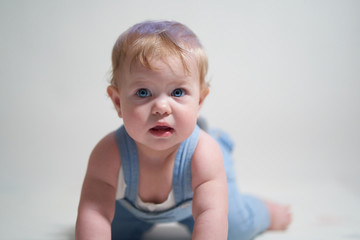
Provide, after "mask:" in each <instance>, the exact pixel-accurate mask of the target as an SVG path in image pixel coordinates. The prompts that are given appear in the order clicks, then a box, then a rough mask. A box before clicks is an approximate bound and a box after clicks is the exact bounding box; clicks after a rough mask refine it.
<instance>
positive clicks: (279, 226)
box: [264, 200, 291, 231]
mask: <svg viewBox="0 0 360 240" xmlns="http://www.w3.org/2000/svg"><path fill="white" fill-rule="evenodd" d="M264 202H265V204H266V206H267V208H268V210H269V213H270V226H269V228H268V230H270V231H281V230H286V229H287V228H288V226H289V224H290V222H291V212H290V207H289V206H288V205H283V204H279V203H275V202H272V201H268V200H264Z"/></svg>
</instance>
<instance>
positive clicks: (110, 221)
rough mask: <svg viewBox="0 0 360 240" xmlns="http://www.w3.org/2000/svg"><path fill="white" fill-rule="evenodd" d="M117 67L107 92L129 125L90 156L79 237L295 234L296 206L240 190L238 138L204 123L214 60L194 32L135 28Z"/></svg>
mask: <svg viewBox="0 0 360 240" xmlns="http://www.w3.org/2000/svg"><path fill="white" fill-rule="evenodd" d="M112 67H113V68H112V73H113V75H112V79H111V85H110V86H109V87H108V89H107V92H108V94H109V96H110V98H111V100H112V102H113V104H114V106H115V109H116V111H117V114H118V116H119V117H120V118H122V119H123V126H121V127H120V128H119V129H117V130H115V131H114V132H111V133H110V134H108V135H107V136H105V137H104V138H103V139H102V140H100V142H99V143H98V144H97V145H96V146H95V148H94V150H93V152H92V153H91V155H90V159H89V164H88V169H87V173H86V176H85V180H84V184H83V188H82V193H81V198H80V204H79V210H78V218H77V223H76V239H78V240H81V239H87V240H88V239H96V240H97V239H141V237H142V235H143V234H144V233H145V232H146V231H147V230H149V229H150V228H151V227H152V226H153V225H154V224H156V223H163V222H179V223H180V224H183V225H185V226H186V227H187V228H188V229H189V231H190V232H191V233H192V238H193V239H205V240H209V239H216V240H219V239H253V238H254V237H256V236H257V235H259V234H260V233H262V232H264V231H266V230H284V229H286V228H287V226H288V225H289V223H290V221H291V215H290V212H289V208H288V207H287V206H283V205H280V204H277V203H273V202H270V201H264V200H261V199H258V198H256V197H253V196H249V195H242V194H241V193H240V192H239V190H238V188H237V186H236V180H235V175H236V174H235V172H234V167H233V161H232V157H231V151H232V147H233V146H232V141H231V139H230V138H229V136H228V135H227V134H225V133H224V132H222V131H220V130H214V129H212V130H209V129H207V127H206V126H205V125H204V124H198V119H199V112H200V109H201V106H202V104H203V103H204V100H205V98H206V96H207V95H208V93H209V87H208V85H207V83H206V81H205V76H206V73H207V67H208V62H207V56H206V53H205V51H204V49H203V47H202V45H201V44H200V42H199V40H198V38H197V37H196V35H195V34H194V33H193V32H192V31H191V30H190V29H189V28H187V27H186V26H184V25H183V24H180V23H178V22H171V21H160V22H155V21H146V22H142V23H139V24H136V25H134V26H133V27H131V28H130V29H128V30H127V31H126V32H124V33H123V34H122V35H121V36H120V37H119V38H118V40H117V41H116V43H115V46H114V48H113V52H112ZM199 125H200V127H201V128H200V127H199Z"/></svg>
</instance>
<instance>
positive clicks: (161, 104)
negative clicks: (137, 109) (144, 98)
mask: <svg viewBox="0 0 360 240" xmlns="http://www.w3.org/2000/svg"><path fill="white" fill-rule="evenodd" d="M171 112H172V111H171V106H170V103H169V100H168V99H167V98H166V97H159V98H158V99H156V100H155V102H154V105H153V109H152V113H153V114H155V115H157V114H159V115H169V114H171Z"/></svg>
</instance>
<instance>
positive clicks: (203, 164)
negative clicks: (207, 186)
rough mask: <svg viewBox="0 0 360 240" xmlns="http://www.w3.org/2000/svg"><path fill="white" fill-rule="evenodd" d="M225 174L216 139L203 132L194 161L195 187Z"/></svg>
mask: <svg viewBox="0 0 360 240" xmlns="http://www.w3.org/2000/svg"><path fill="white" fill-rule="evenodd" d="M223 174H224V162H223V157H222V153H221V149H220V146H219V145H218V143H217V142H216V140H215V139H214V138H212V137H211V136H210V135H209V134H207V133H206V132H204V131H201V133H200V136H199V141H198V144H197V147H196V149H195V152H194V155H193V160H192V176H193V187H196V186H197V185H199V184H201V183H203V182H205V181H209V180H211V179H215V178H217V177H220V176H222V175H223Z"/></svg>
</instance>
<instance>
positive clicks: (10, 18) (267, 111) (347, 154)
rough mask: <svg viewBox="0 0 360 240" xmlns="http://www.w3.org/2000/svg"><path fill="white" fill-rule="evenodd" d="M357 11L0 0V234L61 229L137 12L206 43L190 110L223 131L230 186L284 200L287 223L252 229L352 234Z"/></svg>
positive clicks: (204, 2)
mask: <svg viewBox="0 0 360 240" xmlns="http://www.w3.org/2000/svg"><path fill="white" fill-rule="evenodd" d="M359 13H360V1H355V0H354V1H349V0H338V1H335V0H329V1H325V0H322V1H320V0H314V1H310V0H302V1H287V0H282V1H280V0H279V1H275V0H270V1H240V0H233V1H230V0H227V1H226V0H225V1H212V0H199V1H190V0H182V1H169V0H167V1H165V0H159V1H146V0H143V1H139V0H132V1H70V0H66V1H45V0H44V1H39V0H37V1H19V0H7V1H4V0H2V1H1V2H0V121H1V124H0V164H1V165H0V239H73V231H74V230H73V229H74V223H75V219H76V211H77V204H78V200H79V194H80V189H81V184H82V180H83V177H84V174H85V170H86V165H87V159H88V156H89V154H90V152H91V150H92V148H93V147H94V145H95V144H96V143H97V141H99V139H100V138H101V137H103V136H104V135H105V134H106V133H108V132H110V131H112V130H114V129H116V128H117V127H118V126H119V125H120V124H121V121H120V120H119V119H118V118H117V116H116V114H115V112H114V109H113V107H112V105H111V103H110V100H109V99H108V97H107V96H106V86H107V84H108V79H109V76H110V75H109V70H110V67H111V61H110V55H111V49H112V46H113V44H114V42H115V40H116V38H117V37H118V35H119V34H120V33H121V32H123V31H124V30H126V29H127V28H128V27H130V26H131V25H133V24H135V23H137V22H140V21H143V20H149V19H154V20H159V19H171V20H177V21H180V22H182V23H184V24H186V25H187V26H189V27H190V28H191V29H192V30H193V31H194V32H195V33H197V35H198V36H199V38H200V39H201V41H202V43H203V45H204V46H205V48H206V49H207V52H208V55H209V61H210V73H209V79H210V80H211V94H210V96H209V98H208V99H207V102H206V103H205V105H204V108H203V111H202V115H203V116H205V117H206V118H207V119H208V121H209V123H210V125H211V126H214V127H221V128H223V129H224V130H226V131H228V132H229V133H230V134H231V136H232V137H233V138H234V141H235V143H236V150H235V152H234V155H235V159H236V168H237V171H238V173H239V174H238V177H239V178H238V181H239V184H240V186H241V188H242V190H243V191H246V192H251V193H253V194H257V195H260V196H262V197H266V198H270V199H274V200H278V201H280V202H284V203H289V204H290V205H292V209H293V214H294V221H293V224H292V226H291V227H290V229H289V231H288V232H286V233H281V234H277V233H267V234H265V235H263V236H261V237H260V238H259V239H264V240H266V239H268V240H270V239H360V230H359V229H360V216H359V215H360V177H359V170H360V163H359V161H360V125H359V124H360V64H359V63H360V14H359ZM171 227H173V228H175V227H176V226H168V228H171ZM166 229H167V228H166V227H165V228H163V229H160V230H159V231H158V233H156V231H155V233H154V236H164V235H166V233H164V232H162V231H165V232H166ZM159 232H160V233H159ZM156 234H158V235H156ZM181 236H186V234H184V233H183V232H181V231H180V233H179V237H178V239H180V238H181ZM149 238H151V237H150V236H149ZM167 238H168V237H167Z"/></svg>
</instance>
